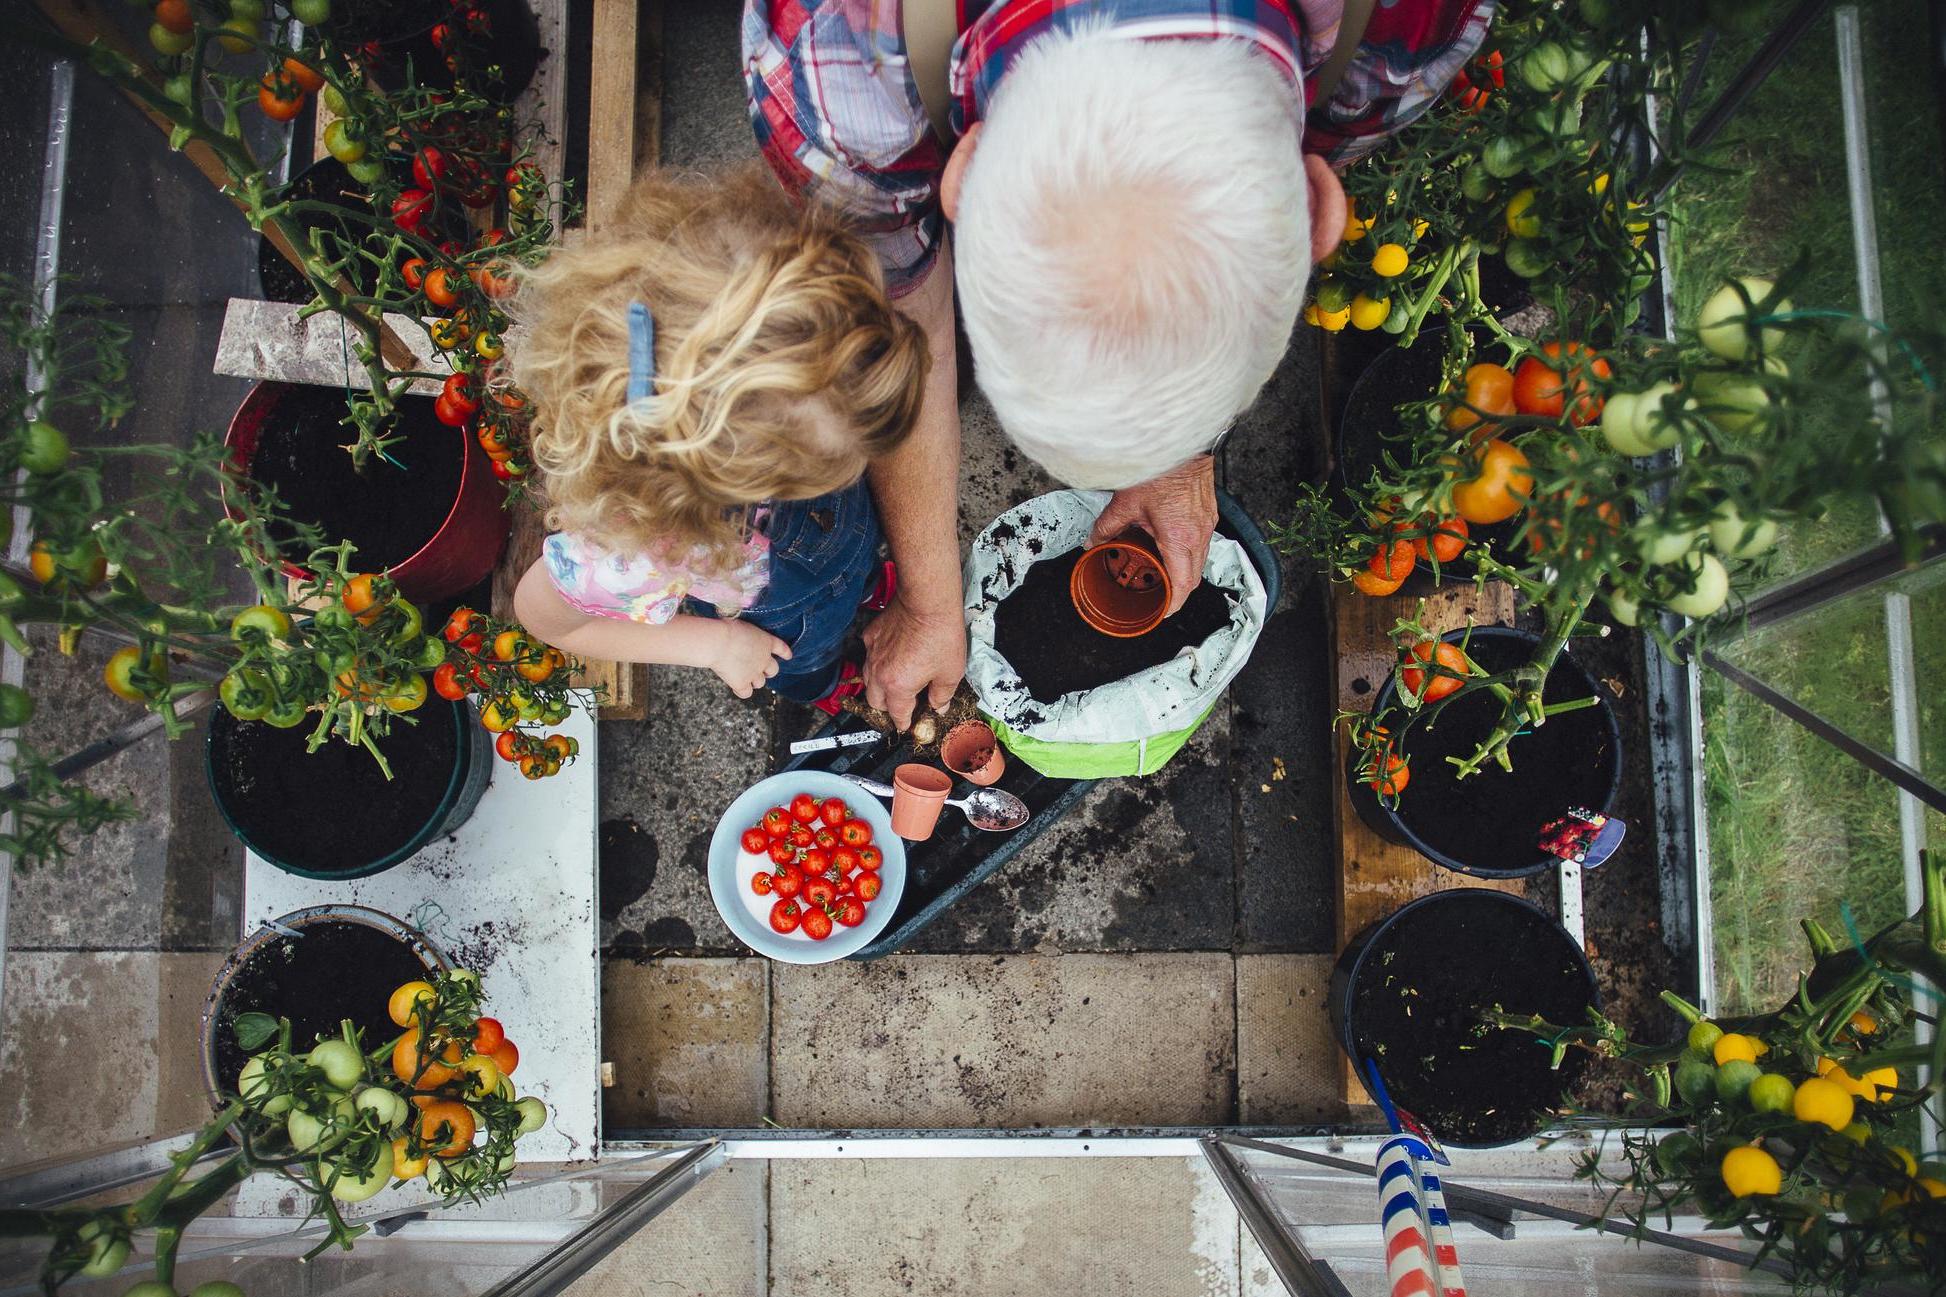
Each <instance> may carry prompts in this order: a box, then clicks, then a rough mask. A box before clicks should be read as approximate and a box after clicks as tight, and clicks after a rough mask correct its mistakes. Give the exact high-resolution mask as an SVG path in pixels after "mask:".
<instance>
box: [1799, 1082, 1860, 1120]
mask: <svg viewBox="0 0 1946 1297" xmlns="http://www.w3.org/2000/svg"><path fill="white" fill-rule="evenodd" d="M1852 1107H1853V1105H1852V1101H1851V1096H1850V1095H1849V1094H1846V1093H1845V1091H1844V1088H1843V1087H1842V1086H1840V1085H1839V1084H1838V1083H1837V1082H1836V1081H1832V1080H1828V1079H1827V1078H1825V1077H1822V1076H1813V1077H1810V1078H1809V1079H1807V1080H1804V1081H1801V1082H1799V1084H1798V1087H1797V1095H1796V1096H1795V1097H1794V1098H1793V1099H1792V1100H1791V1113H1792V1115H1793V1116H1795V1117H1796V1118H1797V1119H1798V1120H1799V1121H1806V1122H1815V1123H1818V1124H1821V1125H1825V1126H1829V1127H1830V1128H1831V1129H1833V1130H1843V1129H1844V1128H1845V1127H1846V1126H1849V1125H1850V1124H1851V1115H1852Z"/></svg>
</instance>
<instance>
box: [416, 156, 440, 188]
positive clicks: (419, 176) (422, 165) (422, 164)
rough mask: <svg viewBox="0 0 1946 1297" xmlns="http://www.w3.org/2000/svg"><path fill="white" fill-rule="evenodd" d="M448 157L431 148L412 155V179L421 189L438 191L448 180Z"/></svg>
mask: <svg viewBox="0 0 1946 1297" xmlns="http://www.w3.org/2000/svg"><path fill="white" fill-rule="evenodd" d="M446 171H447V162H446V155H445V154H444V153H442V152H440V151H439V150H438V149H435V148H432V147H430V146H428V147H426V148H423V149H420V150H419V151H418V152H417V153H415V154H413V155H412V178H413V180H415V181H417V182H418V185H419V188H421V189H437V188H439V186H440V185H441V184H442V183H443V182H444V181H445V179H446Z"/></svg>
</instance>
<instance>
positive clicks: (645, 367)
mask: <svg viewBox="0 0 1946 1297" xmlns="http://www.w3.org/2000/svg"><path fill="white" fill-rule="evenodd" d="M654 395H655V317H654V316H653V315H650V314H649V308H648V307H646V306H644V305H643V304H642V303H640V302H630V303H629V304H628V400H629V404H630V405H633V404H635V402H637V401H646V400H648V399H649V398H650V397H652V396H654Z"/></svg>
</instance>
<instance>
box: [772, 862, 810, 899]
mask: <svg viewBox="0 0 1946 1297" xmlns="http://www.w3.org/2000/svg"><path fill="white" fill-rule="evenodd" d="M770 885H771V886H772V887H773V888H775V889H776V891H777V894H778V895H779V896H796V895H797V894H798V893H799V892H801V891H803V890H804V871H803V870H801V869H799V868H798V867H797V866H796V865H785V866H784V867H783V868H782V869H780V870H778V871H777V872H776V873H774V874H772V875H771V876H770Z"/></svg>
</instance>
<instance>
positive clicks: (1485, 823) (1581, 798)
mask: <svg viewBox="0 0 1946 1297" xmlns="http://www.w3.org/2000/svg"><path fill="white" fill-rule="evenodd" d="M1443 638H1444V639H1445V641H1446V642H1447V643H1449V644H1458V643H1459V642H1460V641H1461V640H1462V639H1466V641H1467V642H1466V651H1467V653H1468V654H1469V655H1471V657H1472V658H1473V660H1474V661H1475V662H1477V663H1478V664H1479V665H1480V666H1481V667H1483V668H1485V669H1486V670H1487V671H1490V672H1499V671H1504V670H1507V669H1509V668H1511V667H1514V666H1518V665H1519V664H1520V663H1522V662H1526V661H1529V660H1530V659H1531V658H1532V657H1533V654H1534V649H1535V647H1536V646H1537V645H1538V643H1539V641H1538V640H1537V639H1535V637H1534V636H1532V635H1529V634H1527V633H1526V632H1525V631H1514V630H1504V629H1501V628H1499V627H1493V626H1484V627H1475V628H1474V629H1473V631H1472V633H1471V638H1470V639H1468V638H1467V632H1465V631H1453V632H1451V633H1450V634H1447V635H1446V636H1444V637H1443ZM1397 696H1398V676H1397V674H1396V673H1395V674H1393V675H1392V676H1390V677H1388V678H1387V680H1386V682H1385V687H1384V688H1382V689H1381V690H1379V694H1378V698H1377V699H1376V700H1375V701H1374V702H1373V704H1372V710H1373V711H1374V712H1377V711H1380V710H1383V709H1384V708H1386V707H1388V706H1390V705H1391V704H1392V703H1393V702H1394V701H1395V699H1396V698H1397ZM1589 697H1592V698H1594V699H1596V703H1595V705H1594V706H1592V707H1583V708H1580V709H1578V710H1575V711H1565V712H1559V713H1556V714H1555V715H1552V716H1549V717H1548V718H1547V721H1546V723H1545V724H1542V725H1537V726H1533V727H1532V728H1531V729H1530V730H1529V732H1527V733H1525V734H1521V735H1518V736H1516V737H1515V738H1514V740H1513V742H1512V743H1510V744H1509V745H1508V748H1507V751H1508V753H1509V755H1510V756H1511V757H1512V760H1513V769H1512V770H1502V769H1501V768H1500V767H1499V765H1497V764H1496V763H1494V762H1492V761H1488V762H1487V763H1486V764H1485V765H1484V766H1483V767H1482V768H1481V769H1480V770H1479V771H1478V772H1477V773H1475V774H1472V775H1469V776H1467V777H1466V778H1464V779H1459V778H1455V776H1454V771H1453V766H1452V765H1451V763H1449V762H1448V761H1447V760H1446V758H1447V757H1449V756H1451V757H1466V756H1468V755H1470V754H1471V753H1472V752H1473V751H1474V750H1475V748H1476V747H1477V746H1478V745H1479V742H1480V740H1481V739H1483V738H1485V737H1486V736H1487V734H1488V733H1489V732H1490V731H1491V730H1492V729H1493V727H1494V725H1495V723H1497V722H1498V721H1499V719H1500V714H1501V702H1500V699H1499V698H1498V696H1496V695H1495V694H1494V693H1493V692H1492V691H1490V690H1486V689H1476V690H1473V691H1471V692H1469V693H1467V694H1465V695H1463V696H1455V697H1453V698H1452V699H1450V700H1447V701H1445V702H1444V703H1435V704H1429V705H1428V709H1427V712H1426V716H1427V718H1428V719H1426V720H1420V721H1418V722H1417V723H1415V724H1413V725H1412V726H1411V727H1410V728H1409V729H1406V730H1404V732H1403V737H1401V738H1400V739H1398V740H1397V741H1398V746H1399V753H1400V755H1401V756H1403V757H1405V758H1406V761H1407V763H1408V765H1409V767H1410V777H1409V780H1408V782H1407V784H1406V786H1405V788H1404V790H1403V791H1401V792H1400V794H1399V796H1398V798H1397V799H1396V800H1397V802H1398V805H1397V807H1396V808H1393V809H1388V808H1387V807H1386V806H1385V804H1384V803H1383V802H1382V801H1381V800H1380V799H1379V796H1378V793H1377V792H1376V790H1374V789H1373V788H1372V787H1371V786H1370V785H1369V784H1367V783H1364V782H1362V781H1361V780H1359V779H1358V778H1357V777H1356V765H1357V753H1356V752H1355V751H1354V752H1353V753H1352V755H1351V758H1350V760H1349V761H1348V762H1347V764H1346V770H1345V785H1346V789H1347V791H1348V794H1349V797H1350V800H1351V805H1352V809H1353V810H1355V811H1357V813H1358V818H1359V819H1361V820H1363V821H1364V822H1365V824H1366V826H1367V827H1369V828H1370V829H1371V830H1372V832H1374V833H1376V834H1378V835H1379V836H1380V837H1382V838H1384V839H1386V840H1387V841H1390V842H1396V843H1398V844H1399V845H1400V846H1406V847H1411V848H1412V849H1413V850H1415V851H1417V852H1418V853H1419V854H1420V855H1422V856H1424V857H1426V859H1428V860H1430V861H1432V862H1433V863H1434V864H1436V865H1443V866H1445V867H1446V868H1448V869H1457V870H1459V871H1460V872H1462V873H1468V874H1477V875H1479V876H1481V877H1485V878H1518V877H1521V876H1523V875H1526V874H1532V873H1538V872H1539V871H1541V870H1543V869H1546V868H1549V867H1550V866H1552V865H1555V864H1557V863H1558V858H1557V857H1555V856H1552V855H1549V854H1548V853H1547V852H1545V851H1543V850H1542V849H1541V847H1540V836H1541V828H1542V827H1543V826H1544V825H1546V824H1548V823H1550V822H1551V821H1554V820H1557V819H1560V818H1561V817H1562V816H1564V815H1566V814H1567V813H1568V811H1569V809H1570V808H1577V809H1581V810H1588V811H1595V812H1598V813H1601V814H1606V813H1607V811H1608V808H1609V807H1610V806H1612V805H1613V804H1614V800H1615V796H1616V794H1617V793H1618V792H1619V791H1620V789H1621V783H1622V735H1621V729H1620V727H1619V726H1618V725H1617V724H1616V720H1615V710H1614V707H1613V705H1612V704H1611V703H1610V702H1609V700H1608V697H1607V695H1606V694H1605V693H1604V692H1603V690H1602V688H1601V686H1600V685H1598V684H1597V683H1596V682H1595V679H1594V677H1593V676H1591V675H1589V674H1588V672H1587V671H1585V670H1583V669H1582V667H1581V665H1580V664H1579V663H1577V662H1576V661H1575V660H1574V659H1573V658H1572V657H1571V656H1569V654H1568V653H1567V652H1565V651H1564V652H1563V653H1562V654H1561V655H1560V656H1559V657H1558V658H1556V659H1555V661H1554V667H1553V669H1552V670H1551V671H1549V672H1548V674H1547V684H1546V686H1545V687H1544V688H1543V689H1542V690H1541V701H1542V703H1543V704H1544V705H1552V704H1554V703H1564V702H1572V701H1576V700H1579V699H1584V698H1589ZM1434 709H1438V710H1436V711H1435V710H1434Z"/></svg>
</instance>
